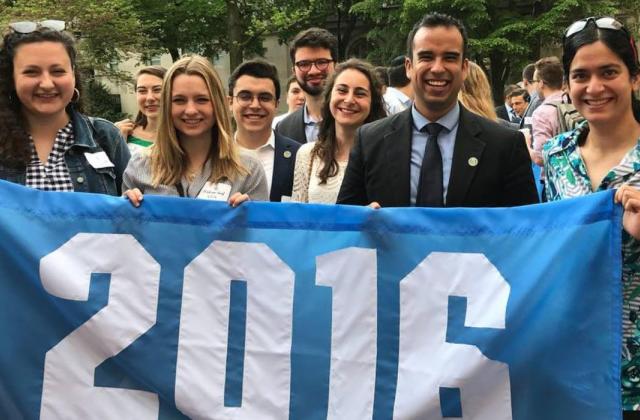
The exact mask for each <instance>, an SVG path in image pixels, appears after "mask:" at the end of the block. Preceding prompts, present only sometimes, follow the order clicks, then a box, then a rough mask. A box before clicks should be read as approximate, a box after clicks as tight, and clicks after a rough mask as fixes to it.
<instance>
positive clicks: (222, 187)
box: [198, 181, 231, 201]
mask: <svg viewBox="0 0 640 420" xmlns="http://www.w3.org/2000/svg"><path fill="white" fill-rule="evenodd" d="M230 193H231V185H229V184H225V183H224V182H217V183H214V182H211V181H209V182H207V183H206V184H204V187H202V190H200V194H198V198H200V199H202V200H214V201H227V200H228V199H229V194H230Z"/></svg>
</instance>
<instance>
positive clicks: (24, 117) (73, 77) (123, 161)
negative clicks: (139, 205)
mask: <svg viewBox="0 0 640 420" xmlns="http://www.w3.org/2000/svg"><path fill="white" fill-rule="evenodd" d="M9 28H10V30H9V32H8V33H7V34H6V35H5V36H4V39H3V44H2V46H1V47H0V179H3V180H7V181H10V182H14V183H18V184H22V185H26V186H28V187H32V188H37V189H40V190H45V191H82V192H93V193H102V194H109V195H120V193H121V189H120V187H121V184H122V173H123V171H124V169H125V167H126V166H127V162H128V161H129V156H130V155H129V150H128V148H127V146H126V144H125V142H124V140H123V139H122V137H121V135H120V131H119V130H118V129H117V128H116V127H115V126H114V125H113V124H112V123H110V122H108V121H106V120H102V119H98V118H91V117H87V116H84V115H82V114H80V112H78V108H79V103H78V100H79V99H80V90H79V87H80V79H79V74H78V69H77V63H76V49H75V43H74V40H73V38H72V37H71V36H70V35H69V34H68V33H66V32H63V29H64V22H62V21H44V22H38V23H35V22H17V23H12V24H10V25H9Z"/></svg>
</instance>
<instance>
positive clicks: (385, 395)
mask: <svg viewBox="0 0 640 420" xmlns="http://www.w3.org/2000/svg"><path fill="white" fill-rule="evenodd" d="M80 232H95V233H129V234H131V235H133V236H134V237H135V238H136V239H137V240H138V241H139V242H140V244H142V246H143V247H144V248H145V249H146V251H147V252H148V253H149V254H150V255H151V256H153V258H155V259H156V260H157V261H158V262H159V263H160V265H161V267H162V271H161V274H160V291H159V296H160V301H159V304H158V311H157V323H156V325H154V326H153V327H152V328H151V329H150V330H149V331H148V332H147V333H146V334H144V335H143V336H141V337H140V338H138V339H137V340H136V341H134V342H133V343H132V344H131V345H130V346H129V347H128V348H126V349H125V350H123V351H122V352H121V353H120V354H118V355H117V356H115V357H113V358H111V359H109V360H107V361H106V362H104V363H103V364H102V365H100V366H98V368H96V376H95V386H110V387H116V388H128V389H141V390H147V391H151V392H154V393H157V394H158V395H159V398H160V401H161V403H160V413H159V418H161V419H165V418H182V417H181V415H180V413H178V412H177V411H176V409H175V406H174V401H175V393H174V386H175V370H176V353H177V342H178V337H179V335H178V332H179V328H180V311H181V294H182V278H183V273H184V267H185V266H186V265H187V264H189V262H191V261H192V260H193V259H194V258H195V257H196V256H198V255H199V254H200V253H201V252H202V251H203V250H204V249H205V248H207V247H208V246H209V244H211V243H212V241H214V240H226V241H236V242H258V243H264V244H267V245H268V247H269V248H271V249H272V250H273V251H274V252H275V253H276V254H277V255H278V256H279V257H280V258H281V259H282V261H283V262H284V263H285V264H286V265H288V266H289V267H290V268H291V270H292V271H293V272H294V273H295V286H294V303H293V320H294V322H293V342H292V348H291V398H290V415H289V418H291V419H301V418H304V419H321V418H326V416H327V409H328V398H329V372H330V370H329V369H330V348H331V323H332V315H331V304H332V303H331V302H332V296H331V289H330V288H327V287H318V286H317V285H316V284H315V269H316V257H317V256H319V255H324V254H326V253H328V252H332V251H335V250H339V249H344V248H347V247H353V246H357V247H364V248H373V249H376V250H377V267H378V283H377V287H378V312H377V314H378V321H377V324H378V332H377V333H378V335H377V347H378V349H377V366H376V382H375V399H374V403H373V418H375V419H388V418H392V417H393V410H394V399H395V393H396V383H397V374H398V367H397V366H398V331H399V316H398V314H399V310H400V308H399V305H400V290H399V284H400V281H401V279H402V278H403V277H405V276H406V275H407V274H408V273H409V272H411V271H412V270H413V269H414V268H415V267H416V266H417V265H418V264H419V263H420V262H421V261H422V260H423V259H424V258H425V257H426V256H427V255H429V254H430V253H431V252H434V251H438V252H472V253H482V254H484V255H485V256H486V257H487V258H488V259H489V261H491V263H492V264H494V265H495V267H496V268H497V269H498V271H499V272H500V273H501V275H502V276H503V277H504V278H505V279H506V281H507V282H508V283H509V285H510V287H511V292H510V297H509V301H508V306H507V313H506V322H505V329H495V328H471V327H466V326H465V325H464V319H465V311H466V299H465V298H462V297H453V296H452V297H450V298H449V302H448V306H449V311H448V326H447V334H446V336H447V342H450V343H459V344H469V345H474V346H477V348H478V349H480V351H481V352H482V353H483V354H484V355H485V356H486V357H488V358H489V359H492V360H496V361H501V362H503V363H506V364H507V365H508V367H509V376H510V383H511V400H512V414H513V419H516V420H528V419H531V420H533V419H542V418H544V419H571V418H580V419H586V420H590V419H593V420H596V419H598V420H599V419H619V418H620V417H621V406H620V379H619V372H620V349H619V346H620V342H621V337H620V334H621V331H620V330H621V327H620V325H621V321H620V313H621V300H622V299H621V296H620V277H621V274H620V265H621V261H620V232H621V226H620V210H619V208H617V206H614V204H613V198H612V192H611V191H609V192H604V193H598V194H592V195H590V196H588V197H583V198H578V199H572V200H563V201H559V202H554V203H548V204H544V205H536V206H527V207H520V208H511V209H421V208H407V209H382V210H378V211H373V210H371V209H368V208H364V207H353V206H326V205H301V204H284V203H282V204H275V203H257V202H256V203H252V202H250V203H245V204H243V205H242V206H240V207H239V208H236V209H232V208H230V207H228V206H227V205H226V204H223V203H216V202H205V201H200V200H193V199H182V198H171V197H155V196H147V197H145V200H144V203H143V205H142V206H141V207H140V208H138V209H135V208H133V207H132V206H131V205H130V204H129V203H128V202H127V201H126V200H125V199H123V198H115V197H109V196H103V195H91V194H83V193H44V192H40V191H35V190H29V189H26V188H23V187H20V186H17V185H14V184H9V183H6V182H0V237H1V238H2V241H0V307H1V308H3V316H2V317H0V418H16V417H19V416H24V417H25V418H28V419H31V418H38V416H39V412H40V411H39V410H40V401H41V390H42V379H43V369H44V357H45V353H46V352H47V351H48V350H49V349H50V348H52V347H53V346H54V345H56V344H57V343H58V342H60V341H61V340H62V339H63V338H64V337H65V336H67V335H68V334H69V333H70V332H71V331H73V330H74V329H76V328H77V327H78V326H79V325H81V324H83V323H84V322H85V321H86V320H87V319H89V318H90V317H91V316H92V315H93V314H95V313H96V312H97V311H98V310H100V309H101V308H102V307H104V306H105V305H106V304H107V303H108V302H107V293H108V288H109V275H108V274H104V273H97V274H93V276H92V279H93V280H92V284H91V289H90V293H89V299H88V300H87V301H86V302H85V301H68V300H65V299H61V298H57V297H53V296H51V295H49V294H48V293H47V291H46V290H44V288H43V286H42V283H41V281H40V277H39V261H40V259H41V258H42V257H44V256H46V255H48V254H50V253H51V252H53V251H55V250H56V249H58V248H59V247H60V246H62V245H63V244H65V243H66V242H67V241H69V239H70V238H72V237H73V236H74V235H76V234H77V233H80ZM541 244H544V246H541ZM104 252H105V253H108V252H109V249H106V248H105V250H104ZM231 295H232V297H231V300H232V307H231V309H230V313H231V317H230V319H231V320H232V321H231V323H232V324H233V325H230V326H229V332H230V334H231V337H230V339H229V341H231V342H232V343H231V344H230V346H232V347H235V351H234V352H229V354H228V357H229V359H230V360H231V361H230V363H231V364H232V366H230V367H228V369H227V372H228V375H235V376H234V377H233V378H228V382H227V384H228V389H227V395H226V399H227V398H228V401H227V402H228V404H229V405H233V404H237V403H238V401H239V395H238V393H242V392H243V389H242V384H241V375H242V371H243V365H242V361H241V360H238V352H239V350H240V349H239V348H240V347H241V346H243V343H244V336H243V333H242V331H238V327H239V326H241V325H242V323H244V322H246V321H245V316H244V313H243V312H244V307H243V305H246V290H243V289H242V287H236V286H234V285H233V284H232V290H231ZM233 302H237V303H236V304H235V305H234V304H233ZM234 311H235V312H234ZM114 333H115V332H114ZM225 345H226V344H225ZM575 355H579V357H575ZM425 357H427V358H428V356H425ZM244 369H246V366H244ZM435 369H442V370H444V371H445V372H446V369H447V367H446V366H439V367H435ZM234 372H235V373H234ZM238 372H239V373H238ZM238 380H240V382H238ZM445 388H446V387H445ZM443 389H444V388H443ZM455 390H456V388H449V389H444V391H441V401H440V404H441V407H442V410H443V413H451V414H455V413H457V410H461V411H462V413H464V414H465V416H471V415H473V413H469V412H465V407H464V406H461V404H460V401H459V400H460V396H462V398H464V387H463V388H462V389H461V390H459V391H457V392H456V391H455ZM338 417H339V416H338Z"/></svg>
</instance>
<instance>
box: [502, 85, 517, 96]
mask: <svg viewBox="0 0 640 420" xmlns="http://www.w3.org/2000/svg"><path fill="white" fill-rule="evenodd" d="M518 89H520V87H519V86H518V85H507V86H505V87H504V91H503V94H504V96H503V97H504V98H509V97H511V94H512V93H513V92H514V91H516V90H518Z"/></svg>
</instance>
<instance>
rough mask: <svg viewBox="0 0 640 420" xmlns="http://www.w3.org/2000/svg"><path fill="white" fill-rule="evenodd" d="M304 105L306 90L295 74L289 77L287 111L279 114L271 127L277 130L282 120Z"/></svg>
mask: <svg viewBox="0 0 640 420" xmlns="http://www.w3.org/2000/svg"><path fill="white" fill-rule="evenodd" d="M303 106H304V92H303V91H302V88H301V87H300V85H299V84H298V81H297V80H296V76H295V75H291V76H289V78H288V79H287V112H286V113H284V114H282V115H278V116H277V117H275V118H274V119H273V121H272V122H271V127H272V128H273V129H274V130H275V128H276V126H277V125H278V123H280V121H282V120H283V119H285V118H287V117H288V116H289V115H291V113H293V112H295V111H297V110H299V109H300V108H302V107H303Z"/></svg>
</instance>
